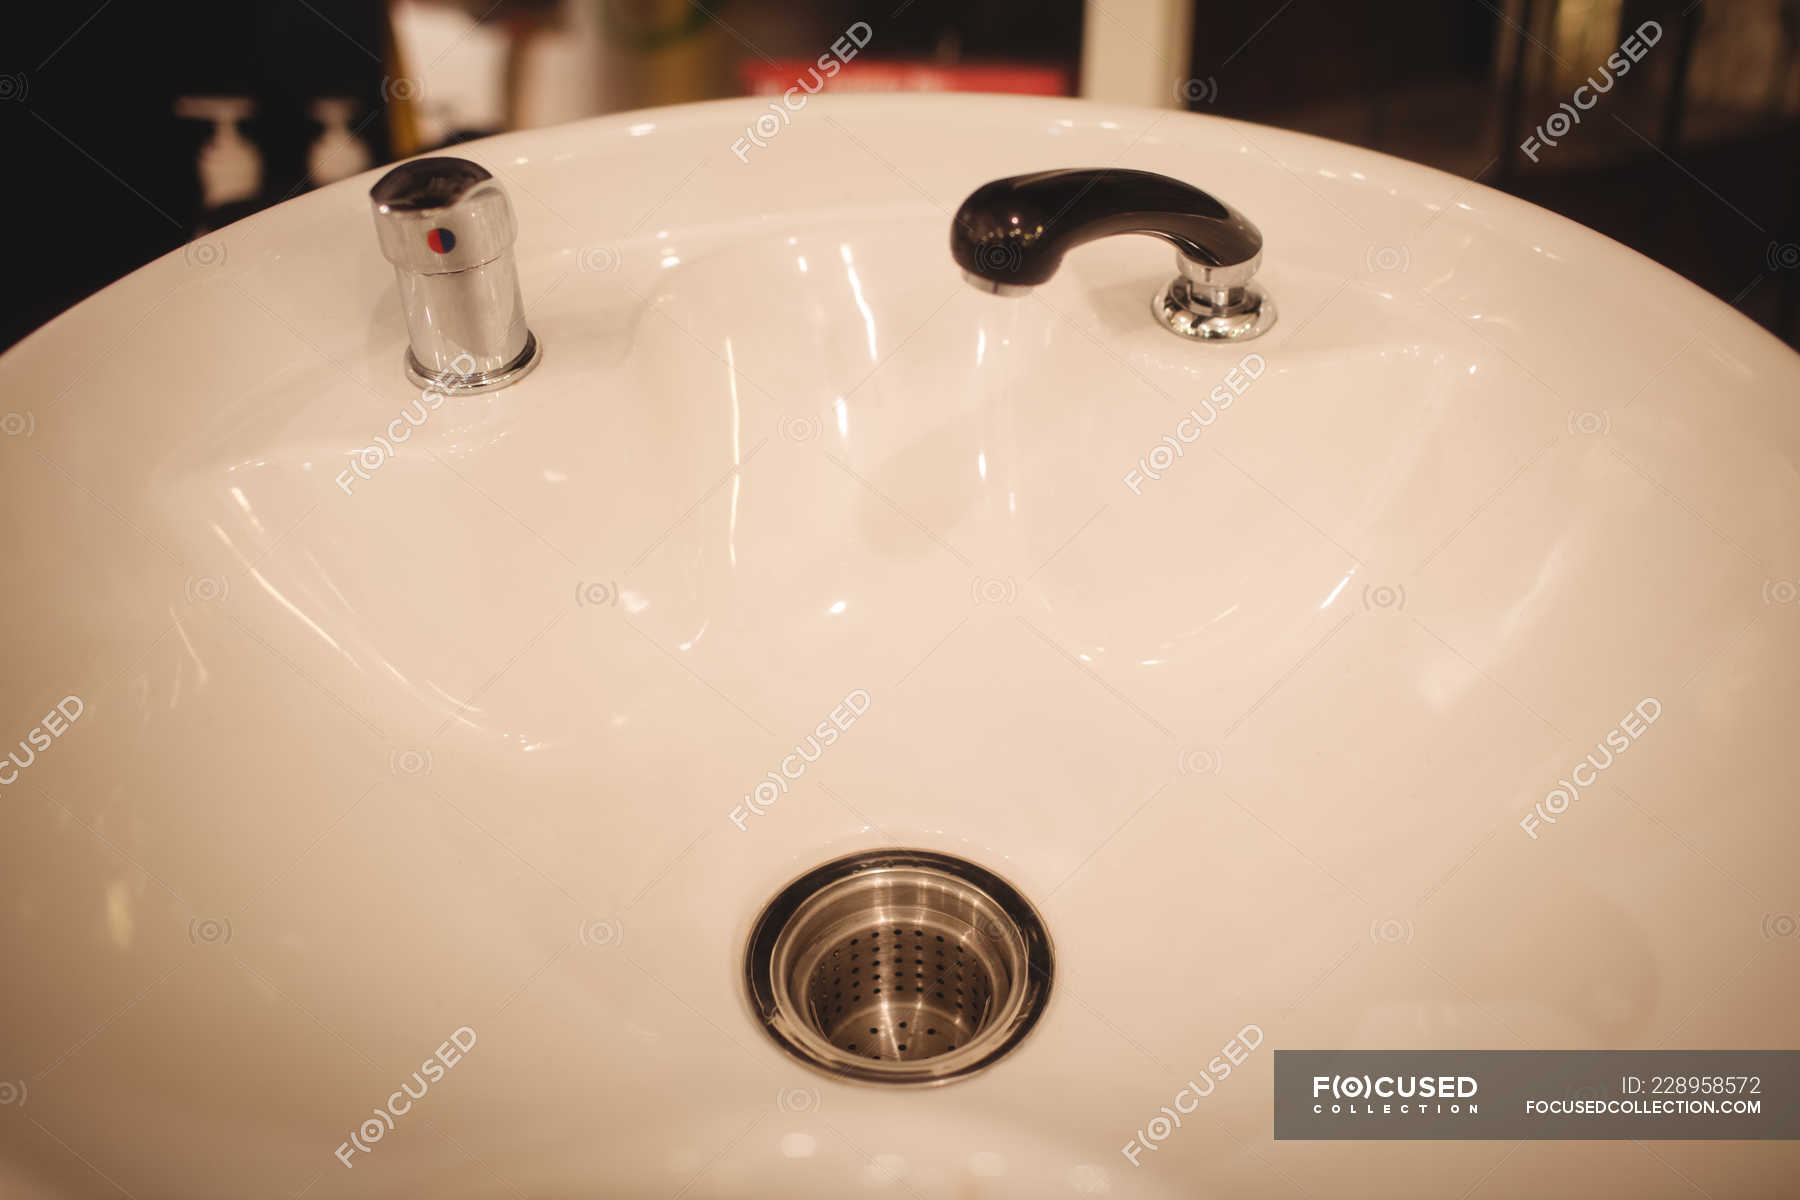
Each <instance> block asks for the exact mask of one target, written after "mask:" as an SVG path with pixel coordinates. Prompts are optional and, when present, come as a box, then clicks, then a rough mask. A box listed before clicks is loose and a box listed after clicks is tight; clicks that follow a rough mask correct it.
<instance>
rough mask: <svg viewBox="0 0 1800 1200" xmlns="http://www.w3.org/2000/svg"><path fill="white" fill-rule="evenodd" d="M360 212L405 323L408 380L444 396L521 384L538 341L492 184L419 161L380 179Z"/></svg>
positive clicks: (512, 236) (475, 173)
mask: <svg viewBox="0 0 1800 1200" xmlns="http://www.w3.org/2000/svg"><path fill="white" fill-rule="evenodd" d="M369 202H370V204H371V205H372V206H373V208H374V215H375V238H376V241H377V242H378V243H379V244H380V246H381V253H382V256H383V257H384V258H386V259H387V260H388V261H389V262H390V263H392V264H393V265H394V277H395V280H396V281H397V283H398V285H399V291H400V305H401V308H402V310H403V311H404V312H405V315H406V329H407V336H408V339H409V341H410V348H409V350H408V352H407V356H406V359H405V366H406V373H407V377H408V378H410V379H412V380H413V381H414V382H415V383H420V384H422V385H429V386H435V387H441V388H443V389H444V390H447V391H487V390H490V389H493V388H497V387H504V386H505V385H506V384H509V383H512V382H514V381H516V380H518V379H519V378H522V377H523V376H524V374H525V372H526V371H529V370H530V369H531V367H532V366H534V365H535V364H536V362H537V358H538V351H537V339H536V338H534V337H533V336H532V334H531V331H530V330H529V329H528V328H526V325H525V305H524V301H523V300H522V299H521V297H520V293H519V278H518V270H517V267H516V266H515V264H514V262H513V253H512V249H513V242H514V241H515V240H516V239H517V237H518V230H519V227H518V222H517V220H516V219H515V217H514V216H513V210H512V205H511V203H509V202H508V200H507V198H506V192H505V191H504V190H503V189H502V188H501V187H500V182H499V181H498V180H497V179H495V178H494V177H493V176H492V175H491V174H489V173H488V171H487V170H486V169H485V168H483V167H482V166H480V165H479V164H477V163H472V162H470V161H469V160H468V159H465V158H450V157H444V156H440V157H436V158H418V159H414V160H412V161H411V162H404V163H401V164H400V165H399V166H397V167H395V168H394V169H393V170H391V171H389V172H388V173H387V174H386V175H383V176H382V177H381V179H380V180H378V181H377V182H376V184H375V186H374V187H373V188H371V189H369Z"/></svg>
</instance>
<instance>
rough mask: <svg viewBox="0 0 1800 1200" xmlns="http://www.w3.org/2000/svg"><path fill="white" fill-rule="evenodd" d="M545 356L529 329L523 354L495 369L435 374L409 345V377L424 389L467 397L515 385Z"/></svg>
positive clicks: (407, 360)
mask: <svg viewBox="0 0 1800 1200" xmlns="http://www.w3.org/2000/svg"><path fill="white" fill-rule="evenodd" d="M543 357H544V355H543V352H542V351H541V350H540V349H539V348H538V340H537V335H536V334H534V333H532V332H531V331H530V330H529V329H527V330H526V331H525V348H524V349H523V350H521V351H519V356H518V357H517V358H515V359H513V360H512V361H511V362H509V363H507V364H506V365H505V366H503V367H500V368H498V369H497V370H493V371H471V372H469V373H467V374H464V373H462V372H459V371H457V370H455V369H454V368H451V369H448V370H444V371H438V372H436V373H433V372H431V371H427V370H426V369H425V364H423V363H421V362H420V361H419V360H418V358H417V357H416V356H415V355H414V354H413V352H412V349H411V347H408V348H407V351H406V378H407V380H408V381H410V382H411V383H414V384H416V385H417V386H419V387H421V388H425V389H428V390H436V391H440V392H446V393H449V394H452V395H457V396H466V395H469V394H471V393H474V392H493V391H498V390H499V389H501V388H503V387H507V386H509V385H511V384H515V383H517V382H519V380H521V379H523V378H525V376H527V375H529V374H531V369H532V368H533V367H535V366H537V365H538V363H539V362H540V361H542V359H543Z"/></svg>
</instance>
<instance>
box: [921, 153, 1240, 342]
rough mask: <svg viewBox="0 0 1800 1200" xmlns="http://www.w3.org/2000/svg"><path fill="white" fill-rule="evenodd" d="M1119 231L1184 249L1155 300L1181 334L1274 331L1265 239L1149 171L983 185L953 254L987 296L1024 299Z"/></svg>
mask: <svg viewBox="0 0 1800 1200" xmlns="http://www.w3.org/2000/svg"><path fill="white" fill-rule="evenodd" d="M1115 233H1144V234H1149V235H1150V236H1151V237H1156V238H1161V239H1162V240H1163V241H1165V242H1168V243H1169V244H1170V245H1172V246H1174V247H1175V269H1176V271H1177V272H1179V273H1178V274H1177V275H1176V276H1175V278H1174V279H1172V280H1170V281H1169V282H1168V283H1167V284H1165V285H1164V286H1163V288H1162V290H1161V291H1159V292H1157V294H1156V297H1155V299H1154V300H1152V302H1151V312H1152V313H1153V314H1154V315H1155V317H1156V319H1157V321H1158V322H1160V323H1161V324H1162V326H1163V327H1164V328H1166V329H1168V330H1169V331H1170V332H1172V333H1177V334H1180V335H1181V336H1182V337H1187V338H1196V339H1200V340H1206V341H1211V340H1221V339H1222V340H1230V341H1245V340H1248V339H1249V338H1253V337H1260V336H1261V335H1262V334H1264V333H1267V332H1268V331H1269V328H1270V326H1272V325H1274V324H1275V304H1274V302H1273V301H1272V300H1270V299H1269V296H1268V293H1266V292H1265V291H1263V289H1262V288H1261V287H1259V286H1257V284H1256V283H1255V282H1254V281H1253V277H1254V276H1255V275H1256V269H1257V268H1258V267H1260V266H1261V265H1262V248H1263V239H1262V234H1261V232H1259V231H1258V230H1257V228H1256V226H1254V225H1252V224H1251V223H1250V221H1249V219H1248V218H1246V217H1245V216H1244V215H1243V214H1242V213H1240V212H1238V211H1237V210H1236V209H1234V208H1232V207H1231V206H1230V205H1229V204H1226V203H1224V202H1223V201H1221V200H1218V199H1215V198H1214V197H1213V196H1211V195H1209V194H1207V193H1206V192H1203V191H1201V190H1200V189H1199V188H1197V187H1193V186H1191V185H1189V184H1185V183H1183V182H1181V181H1180V180H1178V179H1171V178H1169V177H1168V176H1167V175H1157V174H1154V173H1152V172H1150V171H1124V170H1116V169H1112V168H1101V169H1093V170H1061V171H1038V172H1035V173H1033V174H1030V175H1014V176H1011V177H1009V178H1006V179H996V180H994V181H993V182H992V183H987V184H983V185H982V186H981V187H978V188H976V189H975V190H974V191H973V192H971V193H970V194H969V198H968V199H967V200H964V201H963V202H962V207H961V208H959V209H957V210H956V216H955V218H954V219H953V220H952V221H951V223H950V253H951V256H952V257H954V258H955V259H956V263H957V265H958V266H960V267H961V268H962V271H963V278H965V279H967V280H968V281H969V283H971V284H972V285H974V286H975V287H977V288H980V289H981V290H982V291H984V292H992V293H994V294H996V295H1000V296H1022V295H1024V294H1026V293H1027V292H1029V291H1030V290H1031V289H1032V288H1033V287H1036V286H1037V285H1038V284H1040V283H1047V282H1049V280H1050V277H1051V276H1053V275H1055V274H1056V268H1057V267H1058V266H1060V265H1061V263H1062V257H1063V254H1064V253H1065V252H1067V251H1068V250H1070V249H1071V248H1073V247H1075V246H1079V245H1081V244H1083V243H1084V242H1091V241H1093V240H1094V239H1095V238H1102V237H1108V236H1111V235H1112V234H1115Z"/></svg>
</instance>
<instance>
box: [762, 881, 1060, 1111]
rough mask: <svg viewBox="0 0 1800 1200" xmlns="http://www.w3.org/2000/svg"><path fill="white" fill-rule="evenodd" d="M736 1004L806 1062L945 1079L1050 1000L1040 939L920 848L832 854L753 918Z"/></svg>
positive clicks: (1019, 916) (975, 1062) (898, 1077)
mask: <svg viewBox="0 0 1800 1200" xmlns="http://www.w3.org/2000/svg"><path fill="white" fill-rule="evenodd" d="M744 965H745V970H746V973H747V976H748V983H749V989H750V1002H751V1004H752V1006H753V1007H754V1008H755V1010H756V1012H757V1015H758V1016H759V1017H761V1018H762V1021H763V1023H764V1025H765V1027H766V1028H767V1029H768V1031H769V1034H770V1036H772V1037H773V1038H774V1039H775V1040H776V1042H778V1043H779V1044H780V1045H781V1047H782V1048H783V1049H785V1050H786V1051H787V1052H788V1053H790V1054H792V1055H794V1057H796V1058H798V1059H800V1060H801V1061H802V1062H804V1063H806V1064H808V1065H809V1066H812V1067H816V1068H818V1069H820V1070H822V1071H826V1072H829V1073H831V1074H833V1075H837V1076H840V1077H843V1078H850V1079H859V1080H862V1081H864V1082H868V1083H890V1084H938V1083H948V1082H949V1081H951V1080H953V1079H960V1078H963V1077H964V1076H967V1075H970V1074H973V1073H974V1072H976V1071H979V1070H981V1069H982V1068H983V1067H985V1066H987V1065H988V1064H989V1063H991V1062H993V1061H994V1060H995V1059H996V1058H999V1057H1000V1056H1001V1055H1002V1054H1005V1053H1006V1052H1007V1051H1008V1050H1011V1049H1012V1048H1013V1047H1014V1046H1016V1045H1018V1044H1019V1040H1020V1039H1021V1038H1023V1037H1024V1036H1025V1034H1026V1033H1027V1032H1029V1031H1030V1029H1031V1026H1032V1025H1033V1024H1034V1023H1035V1022H1036V1021H1037V1018H1038V1015H1039V1014H1040V1013H1041V1012H1042V1011H1043V1009H1044V1004H1045V1002H1046V1001H1047V1000H1048V999H1049V996H1050V966H1051V952H1050V937H1049V935H1048V934H1047V933H1046V932H1045V931H1044V926H1043V922H1042V921H1041V920H1039V918H1038V915H1037V912H1036V910H1034V909H1033V908H1032V907H1031V905H1030V904H1029V903H1028V902H1027V901H1026V900H1025V898H1024V897H1023V896H1021V895H1020V894H1019V893H1018V892H1017V891H1016V890H1015V889H1014V888H1013V887H1012V885H1011V884H1009V883H1007V882H1006V881H1005V880H1004V879H1001V878H1000V877H999V876H997V875H994V874H992V873H991V872H989V871H986V870H983V869H982V868H981V867H978V866H976V865H975V864H974V863H971V862H965V861H964V860H962V859H959V858H951V857H950V856H948V855H944V854H934V853H932V852H930V851H926V850H887V851H877V852H874V853H869V854H855V855H850V856H848V857H845V858H840V859H836V860H834V861H832V862H829V863H826V864H825V865H824V866H822V867H818V868H817V869H815V870H813V871H810V872H808V873H807V874H805V875H803V876H801V877H800V878H799V879H796V880H795V881H794V882H793V883H791V884H789V885H788V886H787V887H786V888H784V889H782V891H781V893H780V894H779V895H777V896H776V897H775V898H774V899H773V900H771V901H769V903H768V906H767V907H766V908H764V909H763V911H762V915H761V916H759V917H758V918H757V920H756V927H755V928H754V929H753V930H752V931H751V934H750V944H749V947H748V950H747V953H746V957H745V964H744Z"/></svg>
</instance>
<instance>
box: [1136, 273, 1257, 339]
mask: <svg viewBox="0 0 1800 1200" xmlns="http://www.w3.org/2000/svg"><path fill="white" fill-rule="evenodd" d="M1150 311H1151V312H1152V313H1153V314H1154V315H1155V317H1156V320H1157V323H1158V324H1160V325H1161V326H1162V327H1163V328H1164V329H1167V330H1168V331H1169V332H1170V333H1173V334H1175V335H1177V336H1179V337H1184V338H1191V339H1193V340H1195V341H1206V342H1213V341H1222V342H1247V341H1249V340H1250V339H1251V338H1256V337H1261V336H1262V335H1263V334H1265V333H1267V332H1269V330H1270V329H1271V328H1272V327H1273V326H1274V324H1275V316H1276V313H1275V302H1274V301H1273V300H1271V299H1269V294H1268V293H1267V292H1265V291H1263V289H1262V288H1260V287H1258V286H1257V285H1256V284H1254V283H1245V284H1242V285H1240V286H1237V287H1232V288H1229V289H1225V288H1220V289H1212V290H1210V291H1208V290H1207V289H1202V288H1198V287H1196V286H1195V285H1194V283H1193V282H1192V281H1191V280H1190V279H1188V277H1187V276H1185V275H1177V276H1176V277H1175V278H1174V279H1171V280H1170V281H1169V282H1168V283H1167V284H1166V285H1164V287H1163V289H1162V290H1161V291H1159V292H1157V293H1156V298H1155V299H1154V300H1152V301H1151V302H1150Z"/></svg>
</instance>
